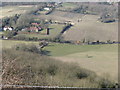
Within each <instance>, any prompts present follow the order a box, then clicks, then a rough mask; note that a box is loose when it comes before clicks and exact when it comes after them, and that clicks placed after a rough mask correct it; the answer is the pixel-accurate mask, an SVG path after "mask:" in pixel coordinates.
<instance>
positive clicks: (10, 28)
mask: <svg viewBox="0 0 120 90" xmlns="http://www.w3.org/2000/svg"><path fill="white" fill-rule="evenodd" d="M3 30H4V31H12V30H13V28H12V27H9V26H5V27H4V28H3Z"/></svg>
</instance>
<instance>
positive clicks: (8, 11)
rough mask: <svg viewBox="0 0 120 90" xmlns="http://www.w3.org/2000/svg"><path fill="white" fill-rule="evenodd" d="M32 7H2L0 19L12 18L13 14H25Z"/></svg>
mask: <svg viewBox="0 0 120 90" xmlns="http://www.w3.org/2000/svg"><path fill="white" fill-rule="evenodd" d="M32 7H33V6H32V5H26V6H25V5H23V6H22V5H20V6H4V7H2V8H1V9H0V18H4V17H9V16H13V15H15V14H22V13H25V12H26V11H27V10H29V9H31V8H32Z"/></svg>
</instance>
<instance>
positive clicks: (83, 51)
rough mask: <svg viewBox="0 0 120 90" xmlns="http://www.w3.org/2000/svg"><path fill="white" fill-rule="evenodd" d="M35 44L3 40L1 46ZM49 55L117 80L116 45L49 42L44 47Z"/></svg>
mask: <svg viewBox="0 0 120 90" xmlns="http://www.w3.org/2000/svg"><path fill="white" fill-rule="evenodd" d="M22 43H26V44H36V45H38V42H26V41H9V40H3V41H2V44H3V47H2V48H11V47H12V46H14V45H16V44H22ZM45 50H47V51H50V53H49V55H50V56H51V57H52V58H55V59H56V60H60V61H64V62H69V63H77V64H79V65H80V66H82V67H84V68H87V69H90V70H92V71H95V72H96V73H97V74H98V75H103V74H106V73H107V74H109V75H110V76H111V77H112V78H113V79H114V80H116V81H117V75H118V72H117V69H118V45H117V44H111V45H110V44H108V45H70V44H59V43H50V44H49V46H47V47H45Z"/></svg>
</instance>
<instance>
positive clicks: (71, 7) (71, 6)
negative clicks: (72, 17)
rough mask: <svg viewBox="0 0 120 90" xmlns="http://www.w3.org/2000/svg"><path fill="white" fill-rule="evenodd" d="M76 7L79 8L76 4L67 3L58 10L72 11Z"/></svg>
mask: <svg viewBox="0 0 120 90" xmlns="http://www.w3.org/2000/svg"><path fill="white" fill-rule="evenodd" d="M76 7H77V6H76V5H75V4H73V3H68V2H66V3H63V4H62V7H59V8H57V9H59V10H72V9H74V8H76Z"/></svg>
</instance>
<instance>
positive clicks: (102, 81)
mask: <svg viewBox="0 0 120 90" xmlns="http://www.w3.org/2000/svg"><path fill="white" fill-rule="evenodd" d="M2 58H3V77H2V78H3V82H2V83H3V84H14V85H39V86H62V87H87V88H114V87H115V83H114V82H113V81H111V80H109V79H108V78H109V77H108V78H106V77H105V78H101V77H99V76H97V75H96V74H95V73H94V72H92V71H89V70H86V69H84V68H81V67H79V66H78V65H76V64H71V63H63V62H61V61H57V60H54V59H52V58H50V57H48V56H44V55H42V56H41V55H40V54H37V53H32V52H26V51H21V50H20V51H19V50H15V49H5V50H3V57H2Z"/></svg>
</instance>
